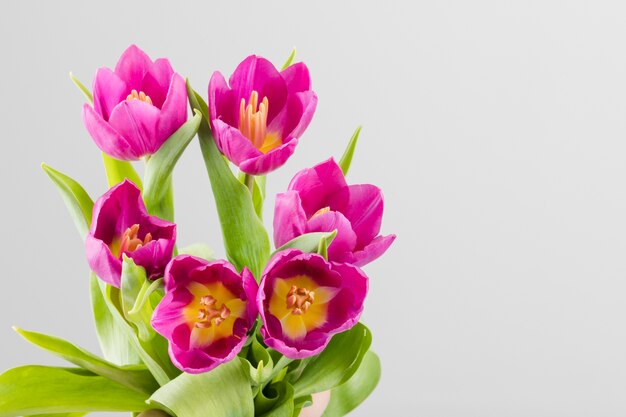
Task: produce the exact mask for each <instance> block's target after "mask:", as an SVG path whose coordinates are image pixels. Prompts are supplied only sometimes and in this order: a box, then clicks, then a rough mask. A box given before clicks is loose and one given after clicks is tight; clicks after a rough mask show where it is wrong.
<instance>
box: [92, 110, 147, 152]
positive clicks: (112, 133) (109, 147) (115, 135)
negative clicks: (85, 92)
mask: <svg viewBox="0 0 626 417" xmlns="http://www.w3.org/2000/svg"><path fill="white" fill-rule="evenodd" d="M83 123H84V124H85V127H86V128H87V131H88V132H89V134H90V135H91V137H92V139H93V140H94V142H96V145H97V146H98V148H100V150H101V151H102V152H104V153H106V154H107V155H109V156H112V157H113V158H117V159H121V160H123V161H134V160H137V159H139V157H140V156H141V155H140V154H138V153H137V152H136V149H134V148H133V147H131V145H130V144H129V143H128V141H127V140H126V138H124V137H123V136H122V135H120V133H119V132H118V131H116V130H115V129H114V128H113V127H111V125H110V124H109V123H107V122H106V121H105V120H104V119H103V118H102V116H100V115H99V114H98V113H96V112H95V111H94V109H93V107H91V106H90V105H89V104H87V103H85V104H84V105H83Z"/></svg>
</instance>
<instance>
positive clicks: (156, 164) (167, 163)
mask: <svg viewBox="0 0 626 417" xmlns="http://www.w3.org/2000/svg"><path fill="white" fill-rule="evenodd" d="M201 120H202V115H201V114H200V112H199V111H197V112H196V114H195V116H194V117H192V118H191V119H189V120H187V122H186V123H185V124H184V125H182V126H181V127H180V128H179V129H178V130H177V131H176V132H174V133H173V134H172V136H170V137H169V138H168V139H167V140H166V141H165V143H164V144H163V145H162V146H161V147H160V148H159V150H158V151H157V152H156V153H155V154H154V155H152V156H150V158H149V159H148V160H147V162H146V168H145V175H144V192H143V198H144V201H145V202H146V207H147V208H148V212H150V214H153V215H155V216H159V217H161V218H163V219H166V220H169V221H173V219H174V216H173V213H174V208H173V206H172V204H173V201H172V200H173V199H172V198H168V192H171V176H172V171H173V170H174V166H175V165H176V162H178V160H179V159H180V157H181V155H182V154H183V152H184V150H185V149H186V148H187V145H189V142H191V140H192V139H193V138H194V136H196V132H197V131H198V126H200V121H201Z"/></svg>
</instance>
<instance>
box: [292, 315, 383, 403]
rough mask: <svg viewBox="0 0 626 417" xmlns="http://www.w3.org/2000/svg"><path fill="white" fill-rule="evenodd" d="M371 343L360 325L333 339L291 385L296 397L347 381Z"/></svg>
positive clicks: (330, 387) (369, 336) (364, 328)
mask: <svg viewBox="0 0 626 417" xmlns="http://www.w3.org/2000/svg"><path fill="white" fill-rule="evenodd" d="M371 343H372V334H371V333H370V331H369V329H368V328H367V327H365V325H363V324H361V323H357V324H356V325H355V326H354V327H353V328H352V329H350V330H348V331H345V332H343V333H339V334H337V335H335V336H334V337H333V338H332V340H331V341H330V343H329V344H328V346H326V349H324V350H323V351H322V353H320V354H319V355H317V356H315V357H313V359H312V360H311V361H310V362H309V363H308V364H307V366H306V368H304V371H303V372H302V374H301V375H300V378H298V380H297V381H296V382H295V383H294V388H295V390H296V397H300V396H301V395H307V394H314V393H316V392H322V391H326V390H328V389H332V388H335V387H337V386H339V385H341V384H342V383H344V382H345V381H347V380H348V379H349V378H350V377H351V376H352V375H353V374H354V373H355V372H356V370H357V369H358V368H359V365H360V364H361V361H362V360H363V356H365V353H366V352H367V351H368V349H369V347H370V344H371Z"/></svg>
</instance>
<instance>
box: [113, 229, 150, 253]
mask: <svg viewBox="0 0 626 417" xmlns="http://www.w3.org/2000/svg"><path fill="white" fill-rule="evenodd" d="M138 234H139V225H138V224H134V225H132V226H131V227H129V228H128V229H126V230H125V231H124V233H122V237H121V238H119V239H114V240H113V242H111V245H110V248H111V253H112V254H113V255H115V256H117V257H118V258H119V257H120V256H121V255H122V253H124V252H126V253H128V252H134V251H136V250H137V249H139V248H141V247H142V246H144V245H146V244H148V242H151V241H152V234H150V233H146V235H145V236H144V238H143V240H142V239H139V237H138Z"/></svg>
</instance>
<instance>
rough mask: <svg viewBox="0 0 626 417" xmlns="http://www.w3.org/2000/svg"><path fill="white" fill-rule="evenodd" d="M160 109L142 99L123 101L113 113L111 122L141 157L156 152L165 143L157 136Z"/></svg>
mask: <svg viewBox="0 0 626 417" xmlns="http://www.w3.org/2000/svg"><path fill="white" fill-rule="evenodd" d="M160 113H161V112H160V110H159V109H157V108H156V107H154V106H153V105H151V104H148V103H145V102H143V101H140V100H131V101H123V102H121V103H120V104H118V105H117V106H116V107H115V108H114V109H113V112H112V113H111V117H110V118H109V124H110V125H111V126H112V127H113V128H114V129H115V130H116V131H118V132H119V133H120V135H122V136H123V137H125V138H126V139H127V140H128V143H131V144H132V145H133V148H134V151H135V154H136V155H138V156H139V157H141V156H144V155H150V154H153V153H154V152H156V151H157V150H158V149H159V147H160V146H161V145H162V144H163V140H164V139H163V140H159V138H157V123H158V121H159V116H160Z"/></svg>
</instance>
